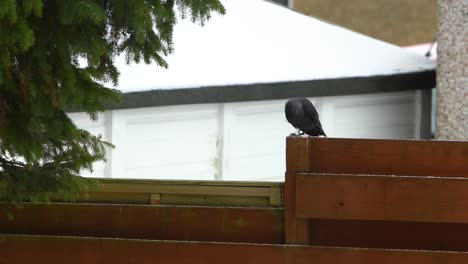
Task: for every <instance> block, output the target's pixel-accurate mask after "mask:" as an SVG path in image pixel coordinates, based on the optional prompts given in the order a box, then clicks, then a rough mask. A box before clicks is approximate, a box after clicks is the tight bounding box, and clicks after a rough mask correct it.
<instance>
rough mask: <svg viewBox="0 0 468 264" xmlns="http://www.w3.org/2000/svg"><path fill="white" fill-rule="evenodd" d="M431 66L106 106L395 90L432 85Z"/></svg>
mask: <svg viewBox="0 0 468 264" xmlns="http://www.w3.org/2000/svg"><path fill="white" fill-rule="evenodd" d="M435 77H436V74H435V70H429V71H422V72H414V73H402V74H394V75H378V76H370V77H349V78H339V79H323V80H311V81H295V82H294V81H292V82H280V83H258V84H246V85H229V86H210V87H198V88H186V89H171V90H169V89H168V90H165V89H164V90H150V91H142V92H131V93H125V94H123V95H122V102H121V103H118V104H112V105H108V107H109V109H129V108H140V107H153V106H167V105H181V104H205V103H226V102H244V101H257V100H275V99H286V98H292V97H299V96H304V97H319V96H334V95H353V94H368V93H381V92H396V91H408V90H418V89H431V88H433V87H435Z"/></svg>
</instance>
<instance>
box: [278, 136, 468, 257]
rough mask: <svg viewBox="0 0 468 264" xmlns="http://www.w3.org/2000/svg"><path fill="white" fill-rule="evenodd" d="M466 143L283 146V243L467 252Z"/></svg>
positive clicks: (308, 141)
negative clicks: (284, 199) (284, 161)
mask: <svg viewBox="0 0 468 264" xmlns="http://www.w3.org/2000/svg"><path fill="white" fill-rule="evenodd" d="M467 178H468V142H441V141H408V140H407V141H404V140H366V139H362V140H356V139H333V138H323V139H316V138H288V142H287V173H286V190H285V192H286V195H285V198H286V243H288V244H301V245H320V246H350V247H371V248H394V249H430V250H462V251H466V250H468V179H467Z"/></svg>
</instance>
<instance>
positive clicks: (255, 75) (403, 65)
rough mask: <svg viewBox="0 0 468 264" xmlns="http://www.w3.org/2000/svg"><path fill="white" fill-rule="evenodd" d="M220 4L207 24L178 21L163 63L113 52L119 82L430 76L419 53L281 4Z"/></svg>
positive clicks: (211, 83)
mask: <svg viewBox="0 0 468 264" xmlns="http://www.w3.org/2000/svg"><path fill="white" fill-rule="evenodd" d="M222 3H223V5H224V6H225V8H226V15H224V16H223V15H218V14H213V17H212V18H211V19H210V20H209V21H208V22H206V24H205V25H204V26H201V25H199V24H194V23H192V22H191V21H190V19H184V20H179V22H178V24H177V25H176V26H175V28H174V52H173V54H171V55H169V56H168V57H167V62H168V64H169V68H168V69H163V68H161V67H158V66H156V65H155V64H150V65H146V64H130V65H126V64H125V61H124V59H123V57H121V58H118V59H117V62H116V65H117V67H118V69H119V70H120V72H121V75H120V79H119V85H118V86H117V87H116V88H118V89H120V90H121V91H122V92H124V93H130V92H140V91H151V90H173V89H177V90H178V89H187V88H188V89H195V88H197V89H198V88H200V87H218V88H221V87H225V86H243V85H250V86H252V85H256V84H260V85H262V84H263V85H265V84H272V83H294V82H299V83H304V82H311V81H312V82H313V81H318V80H320V81H323V80H329V79H349V78H351V79H352V78H359V79H360V78H362V77H364V78H366V77H370V76H383V78H386V76H392V75H401V74H403V75H404V74H408V73H419V72H432V73H431V74H432V75H433V71H434V68H435V65H434V63H433V62H431V61H430V60H428V59H426V58H424V57H421V56H418V55H417V54H413V53H412V52H410V51H406V50H403V49H401V48H399V47H397V46H395V45H392V44H388V43H385V42H383V41H380V40H376V39H373V38H370V37H368V36H365V35H362V34H359V33H356V32H353V31H350V30H347V29H345V28H342V27H339V26H336V25H332V24H329V23H326V22H324V21H321V20H318V19H315V18H312V17H309V16H306V15H303V14H300V13H298V12H295V11H293V10H290V9H288V8H285V7H282V6H280V5H278V4H275V3H271V2H267V1H263V0H222ZM432 75H431V76H432ZM425 76H428V75H425ZM322 86H323V85H322ZM312 88H313V87H312ZM425 88H428V87H425ZM323 89H325V88H323ZM323 89H322V90H323ZM376 91H377V90H376ZM332 94H333V92H332Z"/></svg>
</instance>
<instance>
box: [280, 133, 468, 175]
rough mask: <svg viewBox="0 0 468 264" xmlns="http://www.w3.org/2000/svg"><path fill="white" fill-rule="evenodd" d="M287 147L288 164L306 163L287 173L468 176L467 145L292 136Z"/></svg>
mask: <svg viewBox="0 0 468 264" xmlns="http://www.w3.org/2000/svg"><path fill="white" fill-rule="evenodd" d="M287 144H288V146H287V149H291V151H288V152H287V155H288V157H287V161H288V165H289V164H307V166H303V167H301V170H297V169H294V168H295V167H292V165H291V166H288V167H287V168H288V169H287V171H288V172H293V171H296V172H317V173H341V174H380V175H409V176H418V175H419V176H427V175H430V176H446V177H468V142H455V141H429V140H426V141H425V140H380V139H343V138H313V137H309V138H296V137H289V138H288V139H287ZM298 145H299V146H298ZM301 146H307V147H308V148H309V149H308V151H305V150H303V149H301ZM304 155H305V156H306V159H307V161H304V158H305V157H304Z"/></svg>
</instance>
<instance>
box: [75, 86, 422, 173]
mask: <svg viewBox="0 0 468 264" xmlns="http://www.w3.org/2000/svg"><path fill="white" fill-rule="evenodd" d="M311 101H312V102H313V103H314V104H315V106H316V108H317V110H318V112H319V114H320V119H321V121H322V124H323V128H324V130H325V132H326V133H327V135H328V136H330V137H345V138H346V137H348V138H349V137H354V138H387V139H412V138H419V137H420V136H421V133H420V131H421V129H420V128H421V124H420V121H421V111H420V109H421V105H420V92H419V91H406V92H398V93H381V94H368V95H351V96H333V97H318V98H311ZM285 102H286V100H272V101H253V102H238V103H224V104H196V105H177V106H164V107H151V108H138V109H126V110H113V111H109V112H106V113H105V114H104V115H103V116H102V117H101V118H100V119H99V120H98V122H95V123H93V122H91V121H90V120H89V118H88V117H87V115H85V114H84V113H73V114H70V116H71V118H72V119H73V120H74V121H75V122H76V123H77V125H78V126H80V127H82V128H85V129H88V130H89V131H90V132H92V133H94V134H101V135H102V136H103V138H104V140H107V141H110V142H112V143H113V144H114V145H115V149H112V150H111V151H110V152H109V153H108V161H109V162H108V163H106V164H103V163H100V164H97V166H96V167H95V169H96V170H95V172H94V173H93V174H89V173H84V174H83V175H86V176H91V175H92V176H94V177H112V178H152V179H192V180H195V179H196V180H215V179H218V180H284V172H285V169H286V168H285V150H286V145H285V138H286V137H287V136H288V135H289V134H290V133H292V132H295V129H293V127H292V126H291V125H290V124H289V123H288V122H287V121H286V118H285V116H284V104H285Z"/></svg>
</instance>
